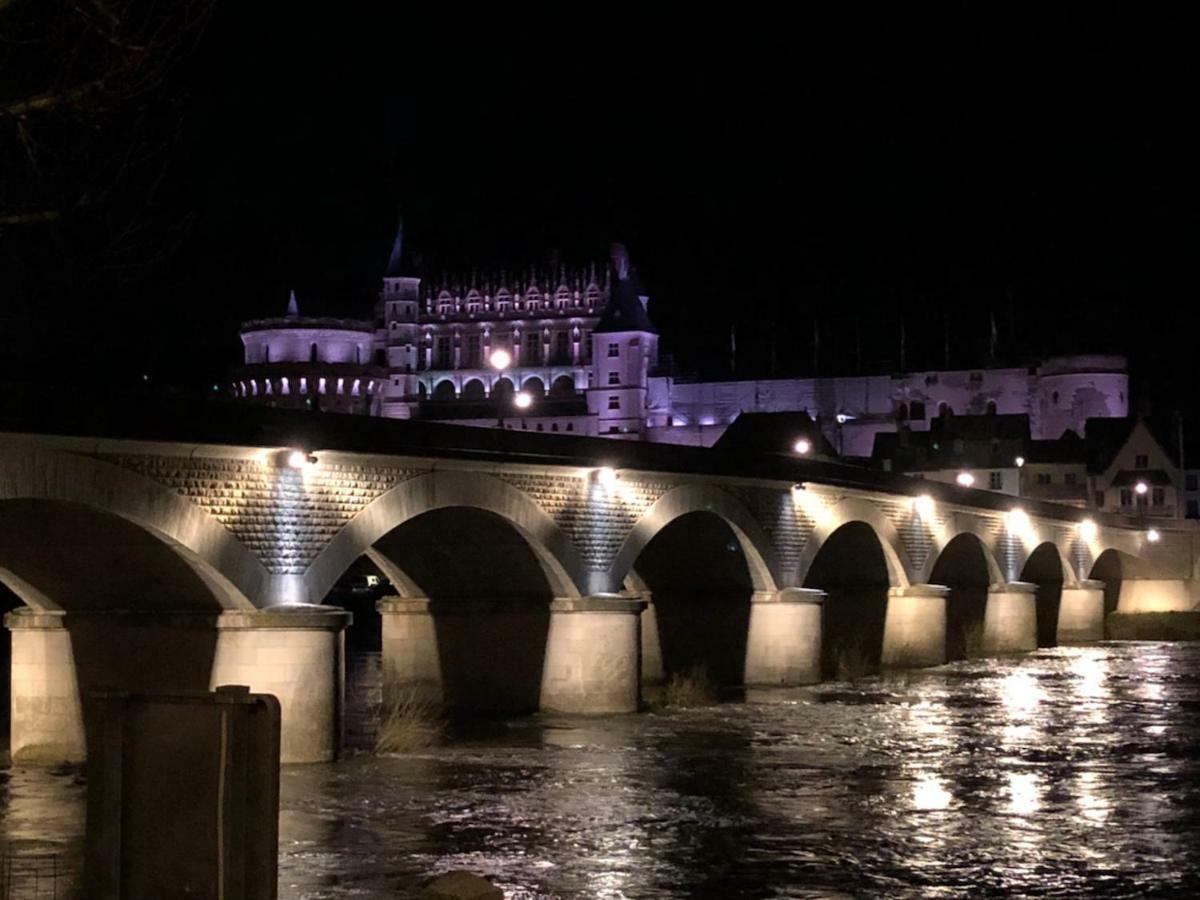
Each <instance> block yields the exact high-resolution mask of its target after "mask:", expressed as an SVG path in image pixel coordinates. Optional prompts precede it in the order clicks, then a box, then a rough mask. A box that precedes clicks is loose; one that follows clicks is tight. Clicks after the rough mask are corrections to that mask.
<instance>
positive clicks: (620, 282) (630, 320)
mask: <svg viewBox="0 0 1200 900" xmlns="http://www.w3.org/2000/svg"><path fill="white" fill-rule="evenodd" d="M612 269H613V277H612V278H611V279H610V281H609V293H608V305H607V306H606V307H605V308H604V312H603V313H601V314H600V321H599V322H598V323H597V324H596V327H595V328H594V329H593V331H594V332H595V333H596V334H604V333H613V332H618V331H645V332H649V333H650V334H658V329H657V328H655V327H654V323H653V322H651V321H650V316H649V315H648V314H647V313H646V307H645V306H644V305H643V304H642V297H641V287H640V286H639V284H638V280H637V276H636V275H635V274H634V271H633V268H632V266H630V265H629V255H628V254H627V253H626V252H625V248H624V247H622V246H621V245H620V244H614V245H613V250H612Z"/></svg>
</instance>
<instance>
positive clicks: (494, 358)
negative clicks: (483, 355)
mask: <svg viewBox="0 0 1200 900" xmlns="http://www.w3.org/2000/svg"><path fill="white" fill-rule="evenodd" d="M488 363H489V364H490V365H491V367H492V368H493V369H499V370H500V371H504V370H505V369H507V368H508V367H509V366H511V365H512V354H511V353H509V352H508V351H507V350H505V349H503V348H500V349H497V350H493V351H492V355H491V356H489V357H488Z"/></svg>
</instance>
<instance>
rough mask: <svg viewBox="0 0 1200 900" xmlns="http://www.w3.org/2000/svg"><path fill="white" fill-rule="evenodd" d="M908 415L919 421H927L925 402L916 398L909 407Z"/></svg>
mask: <svg viewBox="0 0 1200 900" xmlns="http://www.w3.org/2000/svg"><path fill="white" fill-rule="evenodd" d="M908 417H909V418H910V419H915V420H917V421H921V422H924V421H925V404H924V403H923V402H922V401H920V400H914V401H913V402H912V403H911V404H909V407H908Z"/></svg>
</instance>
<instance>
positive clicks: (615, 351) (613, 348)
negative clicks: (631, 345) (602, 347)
mask: <svg viewBox="0 0 1200 900" xmlns="http://www.w3.org/2000/svg"><path fill="white" fill-rule="evenodd" d="M608 355H609V356H620V355H621V345H620V344H609V345H608Z"/></svg>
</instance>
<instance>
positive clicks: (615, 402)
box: [608, 396, 621, 409]
mask: <svg viewBox="0 0 1200 900" xmlns="http://www.w3.org/2000/svg"><path fill="white" fill-rule="evenodd" d="M608 408H609V409H620V408H621V398H620V397H617V396H610V397H609V398H608Z"/></svg>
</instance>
